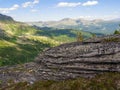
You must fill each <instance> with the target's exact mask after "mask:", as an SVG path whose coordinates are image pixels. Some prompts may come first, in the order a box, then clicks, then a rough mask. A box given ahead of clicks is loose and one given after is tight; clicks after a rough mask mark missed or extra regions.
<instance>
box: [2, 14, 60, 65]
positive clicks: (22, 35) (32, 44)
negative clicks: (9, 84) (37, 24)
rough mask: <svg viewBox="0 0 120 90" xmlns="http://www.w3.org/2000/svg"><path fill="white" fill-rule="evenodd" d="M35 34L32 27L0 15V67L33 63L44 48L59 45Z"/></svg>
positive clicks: (35, 31)
mask: <svg viewBox="0 0 120 90" xmlns="http://www.w3.org/2000/svg"><path fill="white" fill-rule="evenodd" d="M36 33H37V30H36V29H35V28H34V27H31V26H28V25H27V24H24V23H20V22H16V21H14V20H13V19H12V18H11V17H9V16H5V15H1V14H0V66H3V65H13V64H21V63H25V62H30V61H33V60H34V58H35V57H36V56H37V54H38V53H40V52H41V51H43V50H44V49H45V48H49V47H52V46H56V45H59V42H57V41H55V40H52V39H50V38H48V37H45V36H37V35H36Z"/></svg>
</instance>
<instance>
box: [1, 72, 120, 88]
mask: <svg viewBox="0 0 120 90" xmlns="http://www.w3.org/2000/svg"><path fill="white" fill-rule="evenodd" d="M1 90H120V73H105V74H102V75H97V76H96V77H94V78H92V79H86V78H77V79H74V80H64V81H38V82H35V83H34V84H28V83H27V82H20V83H16V84H13V85H11V86H8V87H6V88H4V89H1Z"/></svg>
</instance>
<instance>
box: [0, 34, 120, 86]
mask: <svg viewBox="0 0 120 90" xmlns="http://www.w3.org/2000/svg"><path fill="white" fill-rule="evenodd" d="M116 37H119V35H117V36H116ZM106 38H107V37H106ZM102 40H103V39H100V40H99V42H98V41H94V42H93V41H91V42H90V41H86V42H83V43H80V42H73V43H69V44H63V45H60V46H57V47H54V48H49V49H47V50H45V51H44V52H43V53H41V54H40V55H39V56H38V57H37V58H36V60H35V62H32V63H27V64H23V65H16V66H10V67H8V66H6V67H1V68H0V80H1V81H2V84H6V82H9V80H10V81H11V80H12V81H13V82H21V81H27V82H29V83H33V82H35V81H37V80H64V79H72V78H76V77H86V78H92V77H94V76H95V75H96V74H102V73H105V72H120V42H106V43H105V42H104V43H102V42H101V41H102Z"/></svg>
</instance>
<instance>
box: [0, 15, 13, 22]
mask: <svg viewBox="0 0 120 90" xmlns="http://www.w3.org/2000/svg"><path fill="white" fill-rule="evenodd" d="M0 21H14V19H13V18H12V17H10V16H7V15H3V14H0Z"/></svg>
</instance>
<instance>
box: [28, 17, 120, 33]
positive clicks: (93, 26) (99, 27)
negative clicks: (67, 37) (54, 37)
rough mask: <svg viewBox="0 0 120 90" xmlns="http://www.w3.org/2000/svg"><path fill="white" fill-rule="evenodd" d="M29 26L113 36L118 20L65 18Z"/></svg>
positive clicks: (119, 21)
mask: <svg viewBox="0 0 120 90" xmlns="http://www.w3.org/2000/svg"><path fill="white" fill-rule="evenodd" d="M28 24H29V25H36V26H39V27H53V28H59V29H76V30H82V31H87V32H91V33H98V34H113V32H114V31H115V30H116V29H118V27H119V26H118V25H119V24H120V20H119V19H117V20H109V21H105V20H99V19H95V20H85V19H71V18H65V19H62V20H60V21H48V22H42V21H40V22H28Z"/></svg>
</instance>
